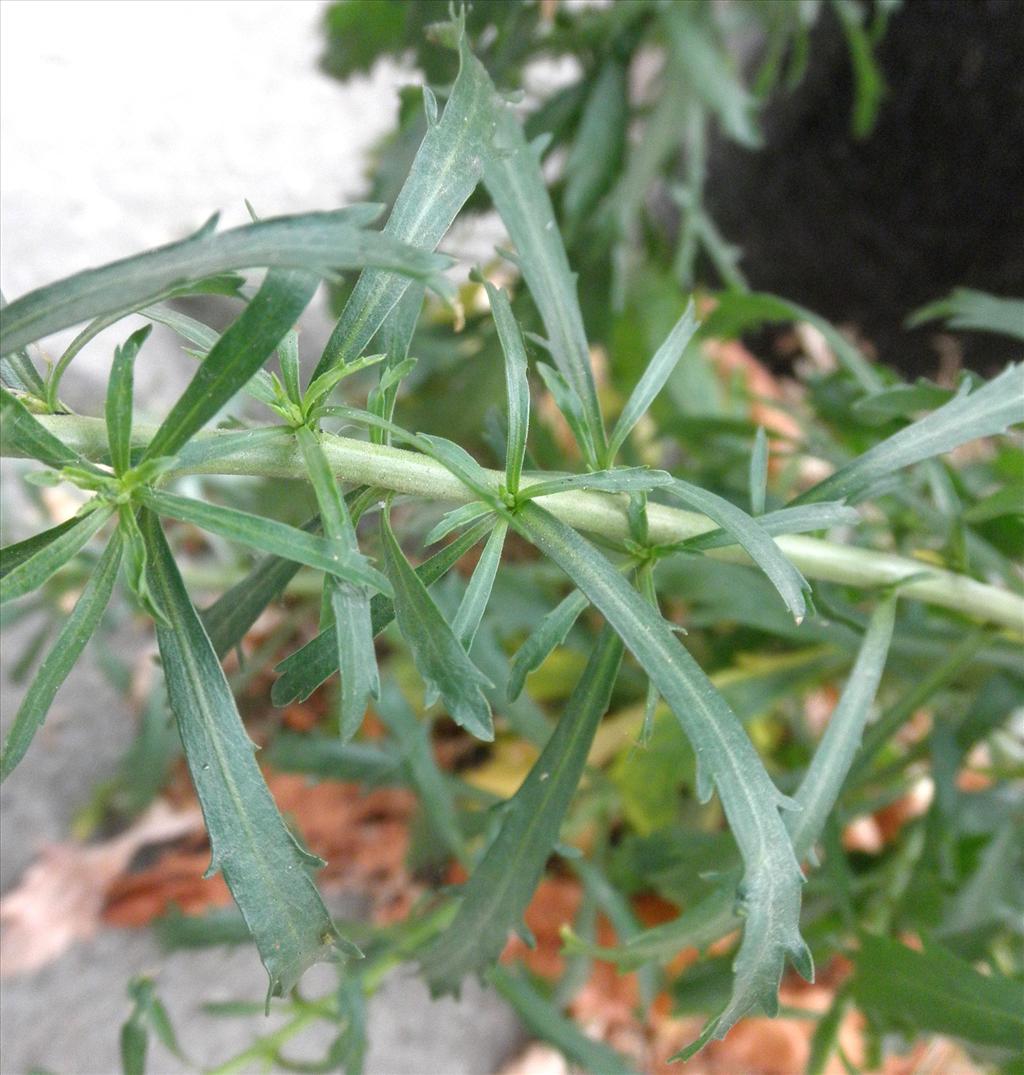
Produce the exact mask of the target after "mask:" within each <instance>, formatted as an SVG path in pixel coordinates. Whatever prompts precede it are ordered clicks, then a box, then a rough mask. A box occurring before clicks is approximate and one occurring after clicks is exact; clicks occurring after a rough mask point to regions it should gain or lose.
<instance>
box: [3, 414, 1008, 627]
mask: <svg viewBox="0 0 1024 1075" xmlns="http://www.w3.org/2000/svg"><path fill="white" fill-rule="evenodd" d="M38 420H39V421H40V422H42V424H43V425H44V426H46V428H47V429H49V431H50V432H51V433H53V434H54V435H55V436H56V437H58V438H59V439H60V440H61V441H63V442H64V443H65V444H67V445H68V446H69V447H72V448H74V449H75V450H77V451H78V452H79V453H80V454H82V455H84V456H85V457H86V458H88V459H92V460H94V461H98V462H102V461H104V460H105V459H106V458H107V435H106V430H105V427H104V424H103V422H102V421H101V420H100V419H97V418H83V417H80V416H78V415H40V416H38ZM154 432H155V427H147V426H140V427H137V428H136V429H135V430H134V431H133V433H132V440H133V447H139V448H141V447H144V446H145V445H146V444H148V443H149V441H150V439H151V438H152V436H153V434H154ZM323 447H324V452H325V454H326V456H327V459H328V461H329V463H330V465H331V468H332V469H333V471H334V473H335V474H336V475H337V477H338V478H339V479H340V480H342V481H347V482H352V483H356V484H365V485H372V486H376V487H378V488H381V489H389V490H393V491H394V492H397V493H409V494H411V495H413V496H418V497H422V498H425V499H429V500H442V501H449V502H451V503H454V504H462V503H467V502H468V501H471V500H473V499H475V497H474V495H473V493H472V492H471V491H470V490H469V489H467V488H466V487H465V486H464V485H463V484H462V483H461V482H460V481H459V479H458V478H456V477H455V476H454V475H453V474H451V473H450V472H449V471H448V470H446V469H445V468H444V467H443V466H442V465H441V464H440V463H437V462H435V461H434V460H433V459H429V458H428V457H426V456H424V455H420V454H418V453H416V452H409V451H405V450H404V449H401V448H391V447H387V446H385V445H380V444H368V443H367V442H365V441H361V440H353V439H351V438H349V437H339V436H334V435H331V434H325V435H324V437H323ZM0 454H3V455H18V454H20V453H19V452H18V451H17V450H16V449H15V448H14V447H13V446H12V445H10V444H8V443H7V442H6V441H3V442H0ZM305 473H306V471H305V467H304V466H303V462H302V457H301V455H300V453H299V451H298V449H297V447H296V445H295V441H294V438H293V437H292V436H291V435H290V434H289V432H288V431H287V430H285V429H282V430H281V435H280V436H279V437H274V436H270V437H268V436H267V434H266V431H265V430H256V431H253V435H252V437H251V438H246V437H245V436H244V434H239V433H237V432H232V431H221V430H212V431H208V432H204V433H201V434H199V435H198V436H197V437H195V438H194V439H193V441H192V442H191V443H190V445H189V447H188V448H187V449H186V450H185V453H184V456H183V459H182V466H181V467H180V468H179V469H177V470H175V471H173V472H172V474H178V475H184V474H238V475H249V476H262V477H268V478H302V477H304V476H305ZM488 474H489V475H490V477H491V479H492V480H493V482H494V487H495V489H497V487H498V485H499V484H500V483H501V481H502V480H503V475H502V474H501V473H500V472H498V471H488ZM541 480H543V479H542V478H541V477H529V476H524V478H523V482H522V484H523V486H524V487H526V486H529V485H531V484H535V483H536V482H538V481H541ZM540 499H541V500H542V501H543V504H544V507H545V508H547V510H548V511H550V512H551V513H552V514H553V515H555V516H557V517H558V518H559V519H561V520H562V521H563V522H565V523H568V524H569V525H570V526H572V527H574V528H576V529H578V530H586V531H589V532H591V533H595V534H601V535H603V536H604V537H606V538H611V539H623V538H628V537H629V536H630V531H629V523H628V520H627V517H626V508H625V498H624V497H618V496H614V495H610V494H606V493H598V492H583V491H573V492H567V493H557V494H554V495H552V496H546V497H542V498H540ZM648 520H649V533H650V540H651V541H652V542H653V543H656V544H669V543H672V542H676V541H684V540H686V539H687V538H692V537H695V536H696V535H697V534H702V533H705V532H707V531H709V530H714V529H717V527H716V524H715V523H713V522H712V521H711V520H710V519H708V518H706V517H705V516H703V515H698V514H696V513H694V512H689V511H681V510H679V509H678V508H670V507H666V506H664V505H662V504H650V505H649V506H648ZM776 541H777V543H778V546H779V548H780V549H781V550H782V551H783V552H784V553H785V554H786V556H788V557H789V558H790V560H792V562H793V563H794V564H795V565H796V566H797V567H798V568H799V569H800V570H801V571H802V572H803V573H804V574H805V575H806V576H807V577H808V578H812V579H819V580H821V581H824V582H838V583H842V584H844V585H848V586H857V587H863V588H865V589H872V588H878V587H884V586H891V585H893V584H894V583H898V582H901V581H902V580H904V579H910V578H911V577H912V576H917V577H915V578H913V580H912V581H909V582H906V583H905V584H904V585H903V587H902V590H901V593H902V595H903V596H904V597H908V598H913V599H915V600H918V601H923V602H925V603H926V604H931V605H938V606H940V607H942V608H948V609H953V610H954V611H958V612H963V613H966V614H967V615H969V616H974V617H976V618H977V619H979V620H984V621H988V622H989V623H995V624H999V625H1001V626H1003V627H1008V628H1010V629H1011V630H1014V631H1018V632H1020V631H1024V598H1021V597H1020V596H1018V595H1017V594H1014V593H1011V592H1009V591H1007V590H1001V589H998V588H997V587H995V586H989V585H986V584H985V583H981V582H977V581H976V580H974V579H971V578H967V577H966V576H964V575H957V574H955V573H953V572H951V571H943V570H942V569H940V568H936V567H933V566H932V565H930V564H925V563H921V562H920V561H917V560H910V559H907V558H905V557H902V556H893V555H890V554H888V553H882V552H873V551H871V550H868V549H859V548H856V547H851V546H847V545H838V544H834V543H833V542H829V541H820V540H818V539H817V538H809V537H804V536H802V535H799V534H788V535H785V536H782V537H778V538H776ZM707 555H710V556H714V557H715V558H716V559H720V560H728V561H730V562H734V563H747V562H749V561H748V558H747V556H746V554H745V553H744V552H743V551H742V550H741V549H739V548H737V547H735V546H731V547H725V548H716V549H713V550H710V551H709V552H708V553H707Z"/></svg>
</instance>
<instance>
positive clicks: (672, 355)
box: [606, 299, 697, 466]
mask: <svg viewBox="0 0 1024 1075" xmlns="http://www.w3.org/2000/svg"><path fill="white" fill-rule="evenodd" d="M696 331H697V316H696V314H695V312H694V307H693V300H692V299H691V300H690V302H689V303H687V306H686V310H685V312H684V313H683V316H682V317H680V318H679V320H678V321H677V322H676V324H675V326H674V327H673V329H672V331H671V332H670V333H669V334H668V336H667V337H666V338H665V342H664V343H663V344H662V345H661V346H660V347H659V348H658V350H657V351H655V353H654V357H653V358H652V359H651V361H650V362H649V363H648V364H647V368H646V369H645V370H644V372H643V375H642V376H641V377H640V380H639V381H638V382H637V384H636V387H635V388H634V389H633V391H632V393H631V394H630V397H629V399H628V400H627V401H626V405H625V407H623V408H622V413H621V414H620V415H619V420H618V421H617V422H616V423H615V429H614V430H613V431H612V435H611V439H610V440H609V442H608V455H607V457H606V458H607V461H608V465H609V466H611V464H612V461H613V460H614V459H615V457H616V455H618V454H619V449H620V448H621V447H622V445H623V444H625V443H626V438H627V437H628V436H629V434H630V433H631V432H632V430H633V428H634V427H635V426H636V424H637V422H639V421H640V419H641V418H642V417H643V416H644V415H645V414H646V413H647V411H648V410H649V409H650V406H651V404H652V403H653V402H654V400H655V399H656V397H657V395H658V393H659V392H660V391H661V390H662V388H664V387H665V382H666V381H667V380H668V379H669V377H670V376H671V375H672V371H673V370H674V369H675V368H676V366H677V365H678V363H679V360H680V359H681V358H682V357H683V352H684V351H685V350H686V348H687V345H688V344H689V342H690V340H691V339H693V334H694V333H695V332H696Z"/></svg>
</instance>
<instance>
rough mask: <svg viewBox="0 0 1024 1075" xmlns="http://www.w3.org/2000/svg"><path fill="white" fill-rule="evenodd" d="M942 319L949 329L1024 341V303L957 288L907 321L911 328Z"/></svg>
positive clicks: (923, 307)
mask: <svg viewBox="0 0 1024 1075" xmlns="http://www.w3.org/2000/svg"><path fill="white" fill-rule="evenodd" d="M939 318H941V319H942V320H944V321H945V322H946V324H947V325H949V327H950V328H956V329H963V330H965V331H975V332H997V333H999V334H1001V335H1003V336H1012V337H1013V338H1014V339H1017V340H1024V301H1022V300H1020V299H1004V298H1000V297H999V296H998V295H989V294H986V293H985V292H984V291H972V290H971V289H970V288H966V287H958V288H955V289H954V290H953V291H952V292H951V293H950V294H949V295H947V296H946V298H944V299H939V300H938V301H937V302H931V303H929V304H928V305H927V306H922V307H921V308H920V309H919V310H915V311H914V313H912V314H911V315H910V317H909V318H907V325H908V327H909V328H917V327H918V326H919V325H923V324H925V323H926V322H928V321H935V320H937V319H939Z"/></svg>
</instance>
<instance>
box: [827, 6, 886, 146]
mask: <svg viewBox="0 0 1024 1075" xmlns="http://www.w3.org/2000/svg"><path fill="white" fill-rule="evenodd" d="M832 8H833V10H834V11H835V12H836V14H837V15H838V16H839V22H840V24H841V25H842V27H843V33H844V34H845V35H846V44H847V47H848V48H849V51H850V63H851V65H852V66H853V78H854V96H853V119H852V129H853V135H854V137H855V138H867V136H868V135H869V134H871V131H872V130H873V129H874V126H875V120H876V119H877V117H878V109H879V107H880V106H881V104H882V99H883V98H884V97H885V90H886V86H885V78H884V76H883V75H882V71H881V68H880V67H879V66H878V63H877V61H876V60H875V56H874V53H873V51H872V47H871V36H870V34H869V33H868V31H867V30H866V29H865V27H864V25H863V24H864V19H865V18H866V11H865V9H864V8H863V7H861V6H860V5H859V4H853V3H851V2H850V0H832Z"/></svg>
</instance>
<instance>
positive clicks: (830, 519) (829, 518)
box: [683, 500, 860, 551]
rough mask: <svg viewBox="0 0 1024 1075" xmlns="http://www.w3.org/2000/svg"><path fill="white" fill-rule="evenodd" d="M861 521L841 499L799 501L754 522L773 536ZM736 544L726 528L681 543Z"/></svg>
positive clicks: (711, 546) (689, 545)
mask: <svg viewBox="0 0 1024 1075" xmlns="http://www.w3.org/2000/svg"><path fill="white" fill-rule="evenodd" d="M859 521H860V515H859V514H858V512H857V509H856V508H851V507H849V506H847V505H846V504H844V503H843V502H842V501H841V500H823V501H822V502H821V503H819V504H802V505H798V506H797V507H795V508H779V509H778V510H777V511H769V512H766V513H765V514H764V515H759V516H758V517H757V525H758V526H759V527H760V528H761V529H762V530H763V531H764V532H765V533H766V534H770V535H771V536H773V537H775V536H778V535H780V534H806V533H807V532H808V531H810V530H829V529H831V528H832V527H833V526H852V525H853V524H854V523H857V522H859ZM735 543H736V538H735V536H734V535H733V534H731V533H730V532H729V531H727V530H722V529H717V530H708V531H707V532H706V533H704V534H698V535H697V536H696V537H692V538H688V539H687V540H686V541H685V542H684V543H683V544H684V545H685V546H686V548H688V549H692V550H695V551H696V550H700V549H718V548H721V547H722V546H724V545H732V544H735Z"/></svg>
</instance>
